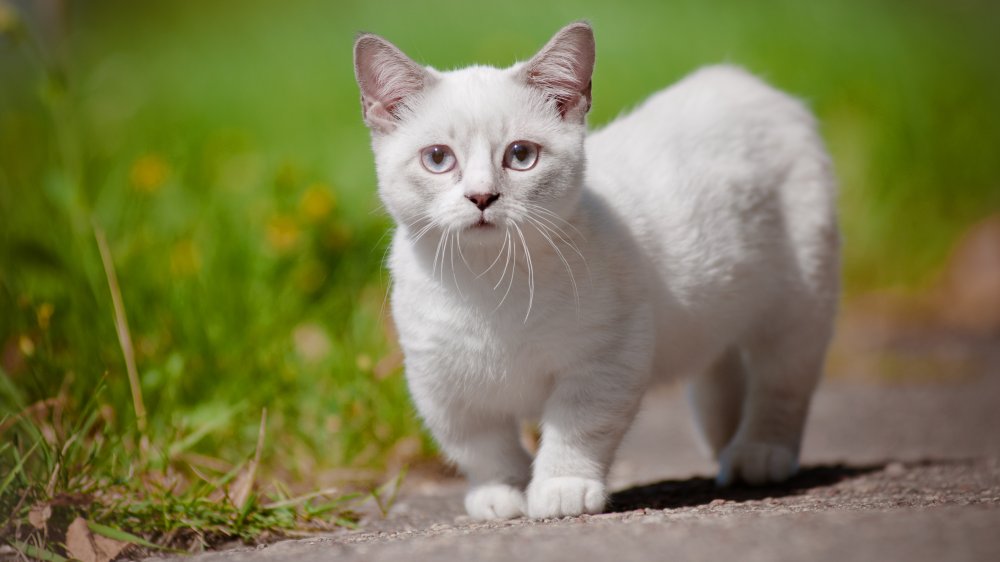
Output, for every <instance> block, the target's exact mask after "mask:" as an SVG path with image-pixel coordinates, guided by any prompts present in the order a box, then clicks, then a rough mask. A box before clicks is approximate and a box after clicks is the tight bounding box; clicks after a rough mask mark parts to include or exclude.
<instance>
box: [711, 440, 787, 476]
mask: <svg viewBox="0 0 1000 562" xmlns="http://www.w3.org/2000/svg"><path fill="white" fill-rule="evenodd" d="M798 469H799V465H798V459H797V456H796V454H795V453H794V452H793V451H792V450H791V449H789V448H788V447H786V446H784V445H777V444H773V443H734V444H732V445H730V446H729V447H726V449H725V450H723V452H722V454H721V455H719V474H718V476H717V477H716V483H718V484H719V485H720V486H729V485H731V484H734V483H735V482H736V481H738V480H739V481H743V482H746V483H747V484H750V485H754V486H759V485H762V484H770V483H774V482H782V481H784V480H787V479H788V478H790V477H791V476H792V475H794V474H795V473H796V472H798Z"/></svg>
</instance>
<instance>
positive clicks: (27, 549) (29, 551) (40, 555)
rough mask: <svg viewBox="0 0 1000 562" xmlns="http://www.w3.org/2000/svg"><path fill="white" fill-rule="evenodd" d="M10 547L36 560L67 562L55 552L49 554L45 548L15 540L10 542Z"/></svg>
mask: <svg viewBox="0 0 1000 562" xmlns="http://www.w3.org/2000/svg"><path fill="white" fill-rule="evenodd" d="M10 545H11V546H13V547H14V548H16V549H17V550H18V551H20V552H22V553H24V554H25V555H27V556H30V557H32V558H36V559H38V560H45V561H46V562H66V560H67V559H66V558H63V557H62V556H59V555H58V554H56V553H55V552H49V551H48V550H45V549H44V548H41V547H37V546H35V545H32V544H28V543H26V542H21V541H18V540H14V541H11V542H10Z"/></svg>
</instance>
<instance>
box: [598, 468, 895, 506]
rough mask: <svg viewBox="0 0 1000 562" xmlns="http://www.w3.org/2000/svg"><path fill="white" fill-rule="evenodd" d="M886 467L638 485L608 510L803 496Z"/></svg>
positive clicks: (613, 497)
mask: <svg viewBox="0 0 1000 562" xmlns="http://www.w3.org/2000/svg"><path fill="white" fill-rule="evenodd" d="M883 468H885V465H884V464H873V465H865V466H846V465H821V466H812V467H806V468H803V469H802V470H801V471H799V473H798V474H797V475H796V476H795V477H794V478H792V479H790V480H788V481H786V482H782V483H781V484H775V485H771V486H754V487H749V486H733V487H730V488H720V487H718V486H716V485H715V480H714V479H712V478H705V477H695V478H688V479H687V480H663V481H661V482H656V483H653V484H644V485H642V486H634V487H632V488H628V489H626V490H621V491H620V492H615V493H614V494H612V495H611V501H610V502H609V506H608V508H607V511H608V512H624V511H632V510H635V509H642V508H649V509H672V508H679V507H691V506H697V505H704V504H708V503H711V502H712V501H713V500H718V499H722V500H727V501H735V502H744V501H750V500H762V499H764V498H779V497H784V496H794V495H799V494H802V493H804V492H807V491H808V490H811V489H813V488H822V487H826V486H831V485H833V484H836V483H838V482H841V481H844V480H849V479H852V478H857V477H860V476H863V475H865V474H870V473H872V472H877V471H880V470H882V469H883Z"/></svg>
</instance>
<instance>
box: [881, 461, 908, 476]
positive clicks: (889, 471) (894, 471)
mask: <svg viewBox="0 0 1000 562" xmlns="http://www.w3.org/2000/svg"><path fill="white" fill-rule="evenodd" d="M885 473H886V475H888V476H892V477H893V478H898V477H900V476H902V475H904V474H906V467H905V466H903V463H901V462H891V463H889V464H887V465H886V467H885Z"/></svg>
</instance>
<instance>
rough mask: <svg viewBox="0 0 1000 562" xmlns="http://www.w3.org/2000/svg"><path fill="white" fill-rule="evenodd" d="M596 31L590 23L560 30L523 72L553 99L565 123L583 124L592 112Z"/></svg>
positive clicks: (534, 84) (525, 65) (530, 82)
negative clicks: (591, 100) (572, 121)
mask: <svg viewBox="0 0 1000 562" xmlns="http://www.w3.org/2000/svg"><path fill="white" fill-rule="evenodd" d="M594 54H595V47H594V31H593V29H591V28H590V24H588V23H587V22H576V23H571V24H569V25H567V26H566V27H564V28H562V29H560V30H559V32H558V33H556V34H555V35H554V36H553V37H552V39H550V40H549V42H548V44H546V45H545V47H543V48H542V50H541V51H539V52H538V54H536V55H535V56H534V57H532V59H531V60H530V61H528V62H527V63H525V64H524V66H523V67H522V69H521V72H522V73H523V74H522V76H523V79H524V80H525V81H526V82H527V83H528V84H529V85H531V86H534V87H536V88H539V89H541V90H542V91H543V92H544V93H545V95H546V97H548V98H550V99H554V100H555V102H556V107H557V108H558V109H559V113H560V114H561V115H562V116H563V118H564V119H572V120H580V121H582V120H583V117H584V115H586V113H587V112H588V111H590V78H591V75H592V74H593V72H594Z"/></svg>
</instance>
